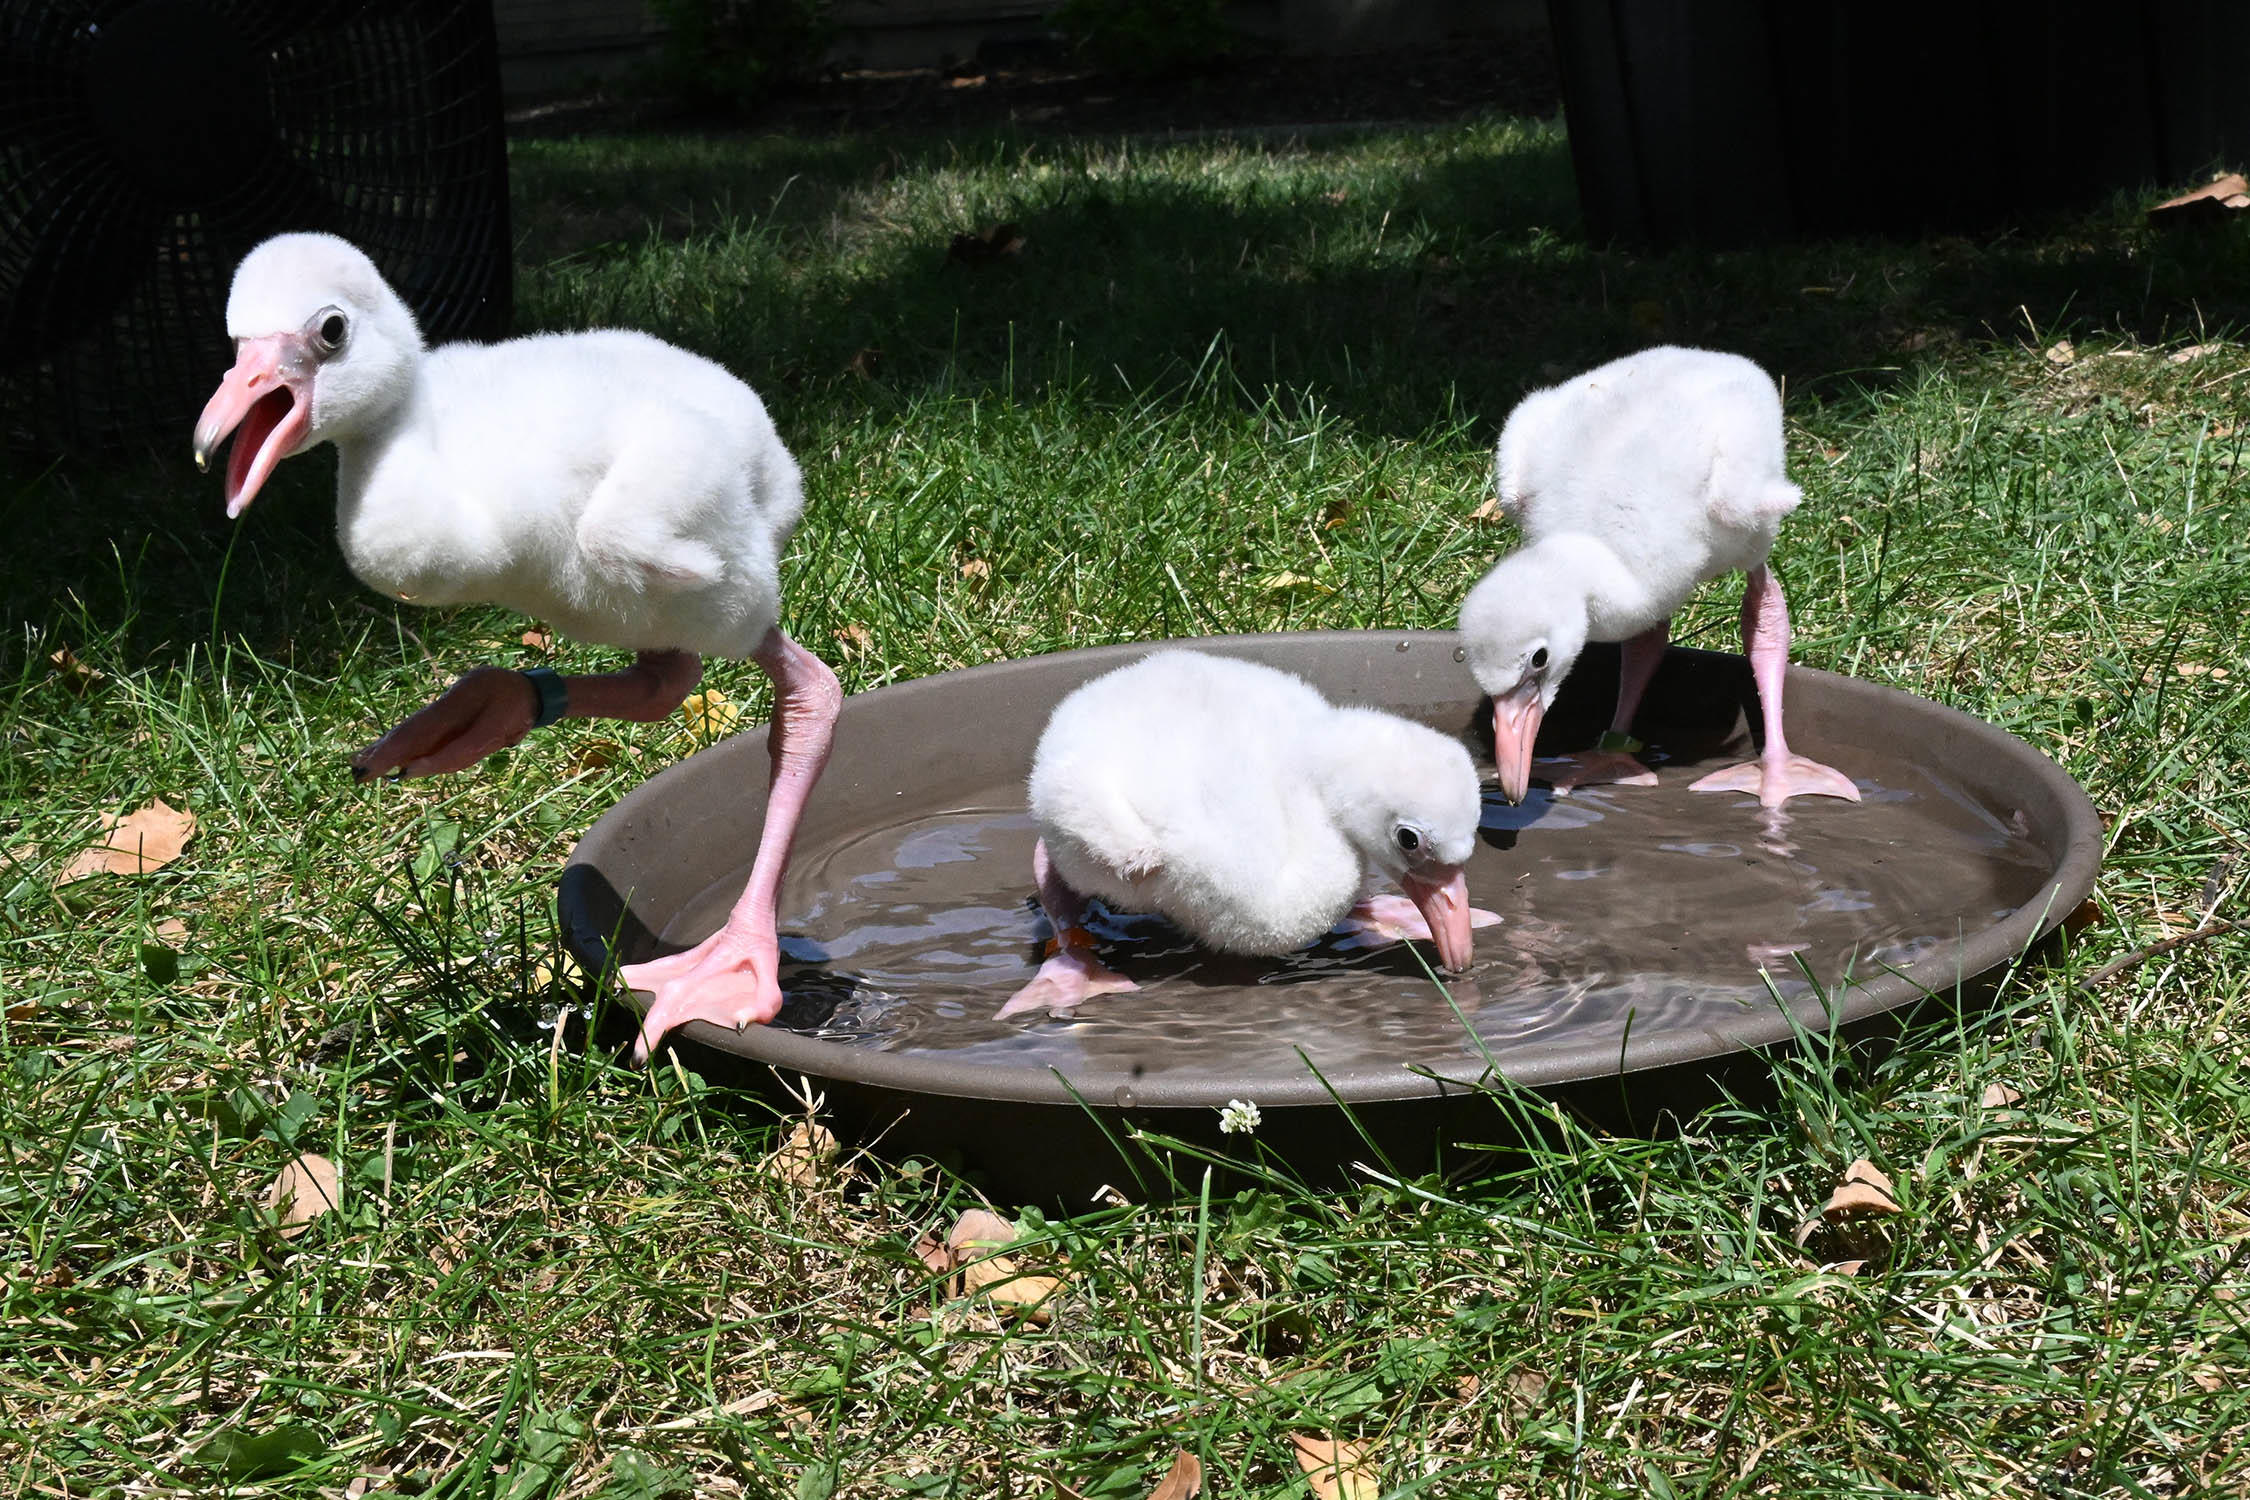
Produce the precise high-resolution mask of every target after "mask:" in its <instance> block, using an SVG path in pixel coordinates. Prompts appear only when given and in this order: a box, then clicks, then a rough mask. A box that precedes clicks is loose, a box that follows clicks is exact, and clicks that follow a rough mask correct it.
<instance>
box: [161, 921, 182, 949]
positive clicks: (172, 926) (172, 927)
mask: <svg viewBox="0 0 2250 1500" xmlns="http://www.w3.org/2000/svg"><path fill="white" fill-rule="evenodd" d="M156 937H157V940H158V941H159V942H164V943H169V944H171V945H172V946H173V947H175V948H177V947H179V946H180V945H181V944H182V943H184V942H186V941H187V923H185V922H183V921H181V920H180V919H179V918H178V917H166V918H165V919H164V920H163V921H161V922H159V923H157V924H156Z"/></svg>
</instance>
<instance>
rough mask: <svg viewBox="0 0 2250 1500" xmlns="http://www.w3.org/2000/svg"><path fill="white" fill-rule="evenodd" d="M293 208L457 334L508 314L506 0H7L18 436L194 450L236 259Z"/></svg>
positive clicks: (1, 347)
mask: <svg viewBox="0 0 2250 1500" xmlns="http://www.w3.org/2000/svg"><path fill="white" fill-rule="evenodd" d="M293 229H319V230H326V231H328V232H330V233H332V234H339V235H342V236H343V237H344V238H346V239H348V240H351V241H352V242H353V243H355V244H357V245H359V246H360V247H361V248H362V249H364V250H365V251H367V253H368V254H369V255H370V256H372V257H373V258H374V260H375V262H376V264H377V265H378V266H380V267H381V268H382V271H383V273H384V275H385V276H387V277H388V278H389V279H390V281H391V284H392V285H393V286H395V287H397V288H398V290H399V293H400V294H401V295H402V296H404V297H405V298H406V300H407V302H408V303H409V304H410V305H411V306H412V307H413V308H414V311H415V314H416V316H417V317H419V318H420V319H421V322H422V327H423V331H424V333H425V334H426V335H427V336H428V337H429V338H430V339H431V340H432V341H433V342H435V341H438V340H441V339H445V338H451V337H459V336H462V335H465V334H477V335H490V334H495V333H498V332H500V331H501V330H502V329H503V328H504V326H505V324H506V321H507V314H508V302H509V274H508V251H509V240H508V200H507V156H506V146H505V141H504V137H503V135H502V128H501V116H500V77H499V59H498V52H497V49H496V47H495V45H494V40H493V21H492V7H491V4H490V0H0V446H5V447H7V448H10V449H15V450H18V451H28V452H56V451H62V450H82V451H83V450H100V449H105V448H109V449H114V448H118V447H122V446H135V445H139V444H142V443H144V442H146V443H156V444H158V445H160V446H162V447H165V448H177V449H178V450H179V451H180V452H181V453H183V454H184V453H185V452H186V450H187V432H188V426H189V424H190V423H192V422H193V421H194V419H195V415H196V412H197V411H198V410H199V409H200V407H201V406H202V403H203V401H204V399H205V398H206V397H207V396H208V395H209V394H210V392H211V390H212V388H213V387H214V386H215V385H216V383H217V381H218V378H219V376H220V375H221V374H222V373H224V371H225V370H226V368H227V366H228V365H229V364H230V363H231V362H232V360H233V357H234V356H233V352H232V348H231V346H230V344H229V341H228V339H227V336H226V296H227V285H228V281H229V279H230V278H231V277H232V275H233V273H234V267H235V264H236V262H238V261H239V260H241V258H242V257H243V255H244V254H245V253H246V252H248V251H249V250H250V249H251V247H252V246H254V245H256V244H257V243H258V242H259V241H261V240H263V239H265V238H266V237H267V236H269V235H273V234H278V233H281V232H283V231H285V230H293Z"/></svg>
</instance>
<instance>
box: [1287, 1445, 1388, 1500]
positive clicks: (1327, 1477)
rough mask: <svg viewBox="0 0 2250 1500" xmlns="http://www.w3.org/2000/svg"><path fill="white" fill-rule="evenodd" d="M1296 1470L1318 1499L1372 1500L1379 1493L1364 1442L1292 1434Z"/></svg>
mask: <svg viewBox="0 0 2250 1500" xmlns="http://www.w3.org/2000/svg"><path fill="white" fill-rule="evenodd" d="M1289 1442H1290V1445H1291V1446H1292V1447H1293V1448H1295V1449H1296V1450H1297V1467H1298V1468H1300V1469H1302V1470H1304V1471H1305V1480H1306V1482H1307V1483H1309V1484H1311V1485H1312V1491H1313V1493H1314V1494H1315V1495H1317V1496H1319V1497H1320V1500H1375V1497H1376V1496H1377V1495H1380V1494H1381V1493H1382V1492H1383V1487H1382V1485H1381V1484H1379V1483H1377V1482H1376V1479H1375V1474H1374V1457H1375V1456H1374V1454H1372V1453H1370V1452H1369V1451H1368V1447H1369V1445H1368V1444H1365V1443H1339V1442H1337V1441H1336V1440H1335V1439H1334V1438H1332V1437H1325V1436H1321V1435H1319V1434H1316V1433H1307V1432H1292V1433H1290V1434H1289Z"/></svg>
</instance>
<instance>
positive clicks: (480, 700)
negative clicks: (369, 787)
mask: <svg viewBox="0 0 2250 1500" xmlns="http://www.w3.org/2000/svg"><path fill="white" fill-rule="evenodd" d="M702 675H703V664H702V663H701V662H699V661H697V660H696V658H695V653H694V652H692V651H643V652H642V653H641V654H640V655H639V656H637V657H635V658H634V660H633V665H632V667H631V668H630V669H628V670H626V671H623V672H603V673H600V674H598V675H595V676H585V677H565V678H564V679H563V687H564V689H565V690H566V691H567V692H568V693H569V695H570V706H569V707H568V708H567V709H566V710H564V716H565V717H566V718H572V719H633V720H636V721H638V722H640V723H644V724H645V723H652V722H654V721H655V720H657V719H661V718H663V717H664V716H665V715H666V714H668V713H670V712H671V711H672V710H673V709H675V708H678V707H679V706H680V702H681V700H682V699H684V698H686V697H687V695H688V694H689V693H691V692H693V691H694V690H695V684H696V681H697V680H698V679H699V678H701V677H702ZM538 709H539V696H538V693H537V691H536V690H535V689H533V687H532V685H531V684H530V682H529V681H527V680H526V679H525V677H524V675H523V674H522V673H521V672H511V671H509V670H507V669H506V668H504V667H478V668H477V669H476V670H475V671H472V672H468V673H464V674H463V675H462V676H461V678H460V679H459V680H458V681H456V682H455V683H454V684H453V686H452V687H450V688H448V689H446V691H445V694H444V696H443V697H441V698H439V699H438V700H437V702H435V703H432V704H431V705H429V707H427V708H425V709H423V710H421V711H420V712H419V713H416V714H414V715H413V716H412V717H410V718H408V719H405V720H403V721H402V722H401V723H400V724H399V725H398V727H397V728H395V729H393V730H392V731H391V732H390V733H389V734H386V735H384V736H383V737H382V738H381V739H379V740H377V741H376V742H375V743H374V744H372V745H369V746H368V747H367V748H366V749H365V750H362V751H360V752H359V754H357V755H355V756H353V757H352V761H351V765H352V775H353V777H354V778H356V779H357V780H360V781H366V780H368V779H370V778H371V777H376V776H436V775H441V774H443V773H444V772H447V771H459V770H462V769H464V768H465V767H468V766H473V765H475V764H476V763H477V762H478V761H480V760H482V759H484V758H485V757H486V756H487V755H490V754H491V753H492V752H493V751H495V750H505V749H506V748H507V747H508V746H510V745H513V744H515V743H516V742H517V741H518V740H520V739H522V738H523V737H524V736H525V735H527V734H529V733H530V732H531V721H532V719H533V718H534V717H536V715H537V713H538Z"/></svg>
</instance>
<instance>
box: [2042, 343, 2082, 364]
mask: <svg viewBox="0 0 2250 1500" xmlns="http://www.w3.org/2000/svg"><path fill="white" fill-rule="evenodd" d="M2077 359H2078V346H2077V345H2076V344H2073V343H2072V342H2071V341H2070V340H2069V339H2057V340H2055V341H2054V342H2053V343H2051V344H2049V345H2048V346H2047V363H2048V364H2051V365H2067V364H2072V363H2075V362H2076V361H2077Z"/></svg>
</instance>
